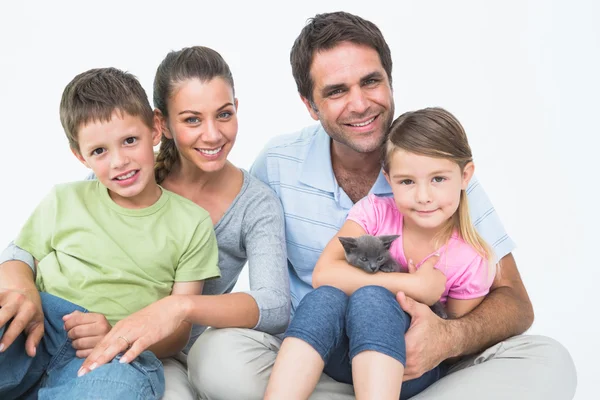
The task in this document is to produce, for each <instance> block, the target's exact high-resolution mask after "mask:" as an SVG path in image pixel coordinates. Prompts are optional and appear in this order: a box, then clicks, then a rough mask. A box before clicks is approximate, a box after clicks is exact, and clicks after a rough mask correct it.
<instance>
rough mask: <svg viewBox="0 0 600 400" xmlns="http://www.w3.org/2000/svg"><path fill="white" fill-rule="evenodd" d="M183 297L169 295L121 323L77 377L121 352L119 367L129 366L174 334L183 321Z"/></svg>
mask: <svg viewBox="0 0 600 400" xmlns="http://www.w3.org/2000/svg"><path fill="white" fill-rule="evenodd" d="M186 299H187V296H178V295H171V296H168V297H165V298H163V299H161V300H159V301H157V302H155V303H152V304H151V305H149V306H147V307H145V308H143V309H141V310H140V311H138V312H136V313H133V314H131V315H130V316H129V317H127V318H125V319H122V320H121V321H119V322H117V324H116V325H115V326H114V327H113V328H112V329H111V331H110V332H109V333H108V334H107V335H106V336H104V339H102V341H100V343H98V345H96V347H95V348H94V350H93V351H92V352H91V354H90V355H89V356H88V357H87V358H86V360H85V361H84V362H83V365H82V366H81V368H80V369H79V371H78V373H77V375H78V376H82V375H85V374H86V373H88V372H90V371H92V370H94V369H95V368H96V367H98V366H100V365H102V364H106V363H107V362H110V361H112V359H113V358H115V356H116V355H117V354H119V353H121V352H125V354H124V355H123V357H121V359H120V362H121V363H129V362H131V361H133V360H134V359H135V358H136V357H137V356H139V355H140V354H141V353H142V352H143V351H144V350H146V349H147V348H148V347H150V346H151V345H153V344H155V343H157V342H159V341H161V340H162V339H164V338H166V337H167V336H169V335H171V334H172V333H174V332H175V331H176V330H177V329H178V328H179V327H180V326H181V324H182V323H184V321H185V317H186V309H187V308H186V305H187V301H186Z"/></svg>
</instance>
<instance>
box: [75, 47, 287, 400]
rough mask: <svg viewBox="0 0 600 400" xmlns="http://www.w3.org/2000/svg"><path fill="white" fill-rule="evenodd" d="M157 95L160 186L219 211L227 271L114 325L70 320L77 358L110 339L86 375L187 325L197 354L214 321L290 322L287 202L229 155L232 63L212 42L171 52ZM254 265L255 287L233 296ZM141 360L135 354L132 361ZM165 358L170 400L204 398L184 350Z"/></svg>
mask: <svg viewBox="0 0 600 400" xmlns="http://www.w3.org/2000/svg"><path fill="white" fill-rule="evenodd" d="M153 98H154V106H155V114H156V115H157V116H158V117H159V118H160V120H161V124H162V134H163V136H162V141H161V146H160V150H159V153H158V156H157V159H156V167H155V174H156V178H157V182H158V183H159V184H160V185H161V186H162V187H164V188H165V189H168V190H171V191H172V192H175V193H177V194H179V195H181V196H183V197H186V198H188V199H190V200H192V201H194V202H195V203H196V204H198V205H199V206H201V207H202V208H204V209H206V210H207V211H208V212H209V213H210V216H211V218H212V222H213V224H214V229H215V233H216V237H217V243H218V248H219V267H220V270H221V277H220V278H219V279H213V280H207V281H206V282H205V283H204V289H203V295H201V296H177V295H175V296H169V297H167V298H164V299H163V300H164V301H159V302H156V303H154V304H152V305H150V306H149V307H147V308H145V309H142V310H140V311H139V312H138V313H135V314H133V315H131V316H130V317H129V318H125V319H124V320H122V321H120V322H119V323H118V324H116V325H115V326H114V327H112V329H111V327H110V326H109V325H108V324H106V323H103V318H104V317H103V316H102V315H98V314H86V315H85V317H82V316H77V318H72V319H71V320H70V321H69V320H67V321H66V322H65V327H66V328H67V329H68V330H69V336H70V337H71V338H73V339H75V341H74V343H77V346H81V347H80V348H78V350H79V351H80V352H79V353H78V356H83V357H85V356H87V355H88V354H90V353H91V349H92V348H94V346H95V345H96V344H97V343H98V342H99V341H100V339H102V338H103V337H104V339H105V341H104V342H103V343H104V346H103V347H101V348H102V350H105V352H104V353H102V357H97V356H94V357H93V362H86V363H84V365H83V367H82V369H81V370H80V374H85V373H86V372H87V371H88V370H89V367H91V366H92V364H94V363H95V366H94V367H97V366H99V365H101V364H103V363H105V362H107V361H110V360H112V359H113V358H114V357H115V356H116V355H117V354H118V353H119V352H121V351H123V350H126V348H127V347H128V346H131V347H133V349H134V350H136V349H140V353H141V352H142V351H143V350H141V349H147V348H148V347H149V346H150V345H152V344H153V343H156V342H158V341H160V340H161V339H162V338H164V337H166V336H168V335H169V334H170V333H171V332H170V331H169V332H167V330H168V329H169V328H170V327H173V330H175V329H176V328H177V327H178V326H180V325H181V324H187V323H191V324H193V325H194V326H193V328H192V335H191V338H190V341H189V343H188V346H187V349H186V350H189V349H190V347H191V346H192V345H193V343H194V341H195V340H196V339H197V338H198V336H200V334H201V333H202V332H203V331H204V329H205V328H206V327H207V326H211V327H215V328H225V327H238V328H247V329H256V330H259V331H263V332H267V333H270V334H277V333H281V332H283V331H285V328H286V327H287V323H288V320H289V315H290V294H289V283H288V272H287V258H286V251H285V232H284V222H283V212H282V209H281V203H280V201H279V199H278V198H277V196H276V195H275V194H274V193H273V191H272V190H271V189H270V188H268V187H267V186H266V185H264V184H263V183H262V182H260V181H259V180H258V179H256V178H254V177H252V176H251V175H250V174H248V172H246V171H244V170H242V169H240V168H237V167H236V166H234V165H233V164H231V162H229V161H228V160H227V156H228V154H229V152H230V151H231V148H232V147H233V145H234V143H235V139H236V136H237V130H238V123H237V109H238V100H237V99H236V98H235V91H234V83H233V77H232V74H231V71H230V69H229V66H228V65H227V63H226V62H225V60H224V59H223V58H222V57H221V55H220V54H219V53H217V52H216V51H214V50H212V49H210V48H207V47H200V46H196V47H190V48H184V49H182V50H179V51H173V52H170V53H169V54H167V56H166V57H165V59H164V60H163V61H162V62H161V64H160V65H159V67H158V69H157V72H156V76H155V79H154V91H153ZM246 262H247V263H248V267H249V269H250V270H249V277H250V291H248V292H246V293H230V292H231V290H232V289H233V287H234V286H235V283H236V281H237V279H238V276H239V274H240V272H241V270H242V268H243V266H244V264H246ZM82 318H85V321H81V319H82ZM74 321H77V322H74ZM80 321H81V322H80ZM82 325H86V328H85V329H84V328H83V327H82ZM109 330H110V333H108V335H106V334H107V332H108V331H109ZM80 332H85V334H82V333H80ZM163 334H165V336H161V335H163ZM105 335H106V336H105ZM120 337H121V338H124V339H126V340H127V343H126V341H125V340H123V339H120ZM77 339H81V340H77ZM186 353H187V351H186ZM97 354H100V353H97ZM137 354H139V353H137ZM137 354H136V355H135V356H137ZM135 356H131V354H129V361H132V360H133V359H134V358H135ZM201 356H202V355H201V354H197V353H195V352H194V350H193V348H192V350H191V352H190V353H189V356H188V357H187V363H188V364H189V365H190V367H191V368H192V367H193V366H194V365H195V362H196V361H198V359H199V357H201ZM125 360H127V357H125ZM162 361H163V364H164V367H165V381H166V391H165V395H164V397H163V399H177V400H180V399H195V398H196V394H195V390H194V388H193V387H192V386H195V387H196V388H198V387H201V386H202V383H201V382H198V379H195V377H194V376H193V375H190V379H191V382H190V381H188V374H187V371H186V367H187V365H186V357H185V356H183V355H177V357H176V358H169V359H163V360H162ZM92 369H93V368H92ZM190 383H191V385H190Z"/></svg>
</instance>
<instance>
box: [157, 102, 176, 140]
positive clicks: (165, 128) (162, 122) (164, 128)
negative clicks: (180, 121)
mask: <svg viewBox="0 0 600 400" xmlns="http://www.w3.org/2000/svg"><path fill="white" fill-rule="evenodd" d="M156 118H158V129H159V133H160V134H161V135H165V137H166V138H167V139H173V135H171V131H169V124H167V118H166V117H165V116H164V115H163V113H162V112H161V111H160V110H159V109H158V108H156V109H154V120H155V123H156ZM159 141H160V140H159ZM157 144H158V143H157ZM155 146H156V145H155Z"/></svg>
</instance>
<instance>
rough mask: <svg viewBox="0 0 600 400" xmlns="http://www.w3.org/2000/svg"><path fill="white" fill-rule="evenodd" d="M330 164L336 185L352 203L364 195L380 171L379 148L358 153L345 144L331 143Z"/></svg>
mask: <svg viewBox="0 0 600 400" xmlns="http://www.w3.org/2000/svg"><path fill="white" fill-rule="evenodd" d="M331 166H332V168H333V173H334V175H335V179H336V181H337V183H338V185H339V186H340V187H341V188H342V189H343V190H344V192H345V193H346V194H347V195H348V197H350V200H352V202H353V203H356V202H357V201H358V200H360V199H362V198H363V197H365V196H366V195H367V194H368V193H369V191H370V190H371V188H372V187H373V185H374V184H375V182H376V181H377V177H378V176H379V172H380V171H381V163H380V153H379V150H377V151H374V152H371V153H358V152H356V151H354V150H352V149H350V148H348V147H347V146H344V145H340V144H337V143H336V142H335V141H332V143H331Z"/></svg>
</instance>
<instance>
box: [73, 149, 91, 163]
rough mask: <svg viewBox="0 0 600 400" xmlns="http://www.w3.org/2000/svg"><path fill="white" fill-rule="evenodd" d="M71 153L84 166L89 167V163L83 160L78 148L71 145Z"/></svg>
mask: <svg viewBox="0 0 600 400" xmlns="http://www.w3.org/2000/svg"><path fill="white" fill-rule="evenodd" d="M71 153H73V155H74V156H75V157H76V158H77V159H78V160H79V162H81V163H82V164H83V165H85V166H86V167H88V168H91V167H90V166H89V164H88V163H87V161H85V158H83V156H82V155H81V153H80V152H79V151H78V150H75V149H74V148H72V147H71Z"/></svg>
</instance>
